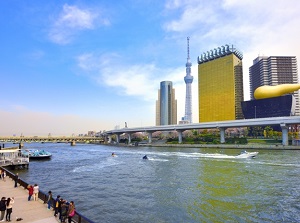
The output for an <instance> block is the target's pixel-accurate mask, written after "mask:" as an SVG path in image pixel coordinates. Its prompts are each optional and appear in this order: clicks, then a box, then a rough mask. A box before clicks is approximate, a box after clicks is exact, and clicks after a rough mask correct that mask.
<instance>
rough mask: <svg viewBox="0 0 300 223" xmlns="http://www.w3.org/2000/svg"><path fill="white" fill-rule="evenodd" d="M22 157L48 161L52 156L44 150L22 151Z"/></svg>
mask: <svg viewBox="0 0 300 223" xmlns="http://www.w3.org/2000/svg"><path fill="white" fill-rule="evenodd" d="M22 155H23V156H29V159H49V158H51V156H52V154H51V153H49V152H47V151H45V150H29V149H26V150H22Z"/></svg>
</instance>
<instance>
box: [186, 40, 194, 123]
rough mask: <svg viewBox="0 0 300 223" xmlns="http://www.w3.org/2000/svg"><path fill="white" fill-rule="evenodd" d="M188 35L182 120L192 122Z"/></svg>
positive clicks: (191, 77) (191, 80)
mask: <svg viewBox="0 0 300 223" xmlns="http://www.w3.org/2000/svg"><path fill="white" fill-rule="evenodd" d="M189 44H190V37H187V62H186V65H185V66H186V76H185V77H184V82H185V84H186V96H185V115H184V120H185V121H188V122H189V123H192V83H193V79H194V78H193V76H192V75H191V73H192V72H191V66H192V63H191V61H190V45H189Z"/></svg>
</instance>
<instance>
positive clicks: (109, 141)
mask: <svg viewBox="0 0 300 223" xmlns="http://www.w3.org/2000/svg"><path fill="white" fill-rule="evenodd" d="M107 138H108V142H107V143H111V135H108V136H107Z"/></svg>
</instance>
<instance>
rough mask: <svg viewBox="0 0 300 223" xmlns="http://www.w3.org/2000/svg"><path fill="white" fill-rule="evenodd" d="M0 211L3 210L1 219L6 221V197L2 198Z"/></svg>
mask: <svg viewBox="0 0 300 223" xmlns="http://www.w3.org/2000/svg"><path fill="white" fill-rule="evenodd" d="M0 211H1V216H0V221H4V214H5V211H6V198H5V197H2V198H1V201H0Z"/></svg>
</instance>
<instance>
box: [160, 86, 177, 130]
mask: <svg viewBox="0 0 300 223" xmlns="http://www.w3.org/2000/svg"><path fill="white" fill-rule="evenodd" d="M176 124H177V100H176V99H175V89H174V88H173V83H172V82H171V81H162V82H160V89H159V90H158V100H157V101H156V125H157V126H158V125H176Z"/></svg>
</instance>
